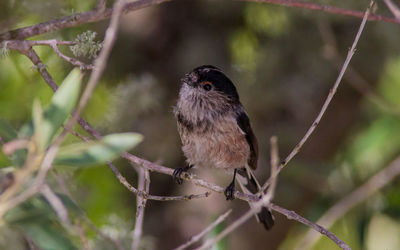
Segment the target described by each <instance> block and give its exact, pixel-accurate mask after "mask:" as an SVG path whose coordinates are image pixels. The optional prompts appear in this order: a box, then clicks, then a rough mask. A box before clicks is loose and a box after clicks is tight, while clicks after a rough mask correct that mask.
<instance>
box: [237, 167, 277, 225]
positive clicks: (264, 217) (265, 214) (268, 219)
mask: <svg viewBox="0 0 400 250" xmlns="http://www.w3.org/2000/svg"><path fill="white" fill-rule="evenodd" d="M237 173H238V174H239V175H240V176H241V177H243V178H238V181H239V184H240V186H241V188H242V189H243V192H245V193H251V194H256V193H258V191H259V189H260V185H259V184H258V182H257V181H256V180H255V178H254V177H253V174H252V173H251V172H250V171H249V170H247V169H246V168H242V169H238V171H237ZM249 205H250V206H251V204H250V203H249ZM256 217H257V220H258V222H260V223H262V224H263V225H264V227H265V229H266V230H270V229H271V228H272V226H273V225H274V217H273V216H272V213H271V211H270V210H269V209H268V208H267V207H262V208H261V211H260V212H259V213H258V214H257V215H256Z"/></svg>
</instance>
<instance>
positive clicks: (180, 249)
mask: <svg viewBox="0 0 400 250" xmlns="http://www.w3.org/2000/svg"><path fill="white" fill-rule="evenodd" d="M231 212H232V209H229V210H228V211H226V212H225V213H223V214H222V215H220V216H219V217H218V218H217V219H216V220H215V221H214V222H213V223H211V224H210V225H208V226H207V227H206V228H204V230H203V231H201V232H200V233H198V234H196V235H194V236H192V237H191V238H190V239H189V240H188V241H187V242H185V243H184V244H182V245H180V246H179V247H177V248H175V249H174V250H183V249H185V248H187V247H189V246H190V245H192V244H193V243H195V242H197V241H199V240H201V238H203V237H204V236H205V235H206V234H208V233H209V232H210V231H211V230H213V229H214V228H215V227H216V226H217V225H218V224H220V223H221V222H223V221H224V220H225V219H226V218H227V217H228V216H229V215H230V214H231Z"/></svg>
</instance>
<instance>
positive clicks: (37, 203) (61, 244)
mask: <svg viewBox="0 0 400 250" xmlns="http://www.w3.org/2000/svg"><path fill="white" fill-rule="evenodd" d="M4 220H5V222H6V223H7V224H10V225H12V226H13V227H17V228H20V230H21V231H22V232H24V233H26V234H27V235H29V237H30V238H31V239H32V240H33V241H34V242H35V244H37V245H38V246H39V247H40V249H43V250H47V249H48V250H50V249H51V250H53V249H57V250H59V249H60V250H69V249H77V248H76V247H75V246H74V244H73V242H72V237H71V236H70V235H69V234H68V232H66V231H65V230H64V229H63V228H62V227H61V226H60V224H59V223H58V218H57V216H56V214H55V212H54V211H53V209H52V207H51V206H50V205H49V204H48V203H47V202H46V200H45V199H44V198H43V197H40V198H38V197H36V198H32V199H29V200H27V201H25V202H23V203H22V204H20V205H19V206H17V207H15V208H13V209H11V210H10V211H8V212H7V213H6V215H5V217H4Z"/></svg>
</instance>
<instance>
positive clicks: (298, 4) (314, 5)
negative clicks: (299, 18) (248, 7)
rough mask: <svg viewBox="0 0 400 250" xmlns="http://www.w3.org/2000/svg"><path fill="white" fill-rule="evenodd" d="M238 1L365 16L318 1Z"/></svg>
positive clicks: (389, 19) (393, 20)
mask: <svg viewBox="0 0 400 250" xmlns="http://www.w3.org/2000/svg"><path fill="white" fill-rule="evenodd" d="M238 1H248V2H259V3H270V4H276V5H282V6H286V7H293V8H301V9H309V10H318V11H322V12H326V13H330V14H336V15H342V16H350V17H356V18H360V19H361V18H363V17H364V12H363V11H358V10H349V9H343V8H338V7H335V6H330V5H322V4H317V3H309V2H302V1H294V0H238ZM368 20H369V21H378V22H387V23H397V24H400V20H398V19H396V18H392V17H385V16H381V15H376V14H370V15H369V17H368Z"/></svg>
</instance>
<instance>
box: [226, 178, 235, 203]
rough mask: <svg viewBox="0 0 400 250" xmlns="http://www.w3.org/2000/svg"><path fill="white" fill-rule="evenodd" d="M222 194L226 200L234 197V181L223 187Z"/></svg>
mask: <svg viewBox="0 0 400 250" xmlns="http://www.w3.org/2000/svg"><path fill="white" fill-rule="evenodd" d="M224 194H225V197H226V200H227V201H229V200H233V199H235V195H234V194H235V181H232V182H231V184H229V186H227V187H226V188H225V191H224Z"/></svg>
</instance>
